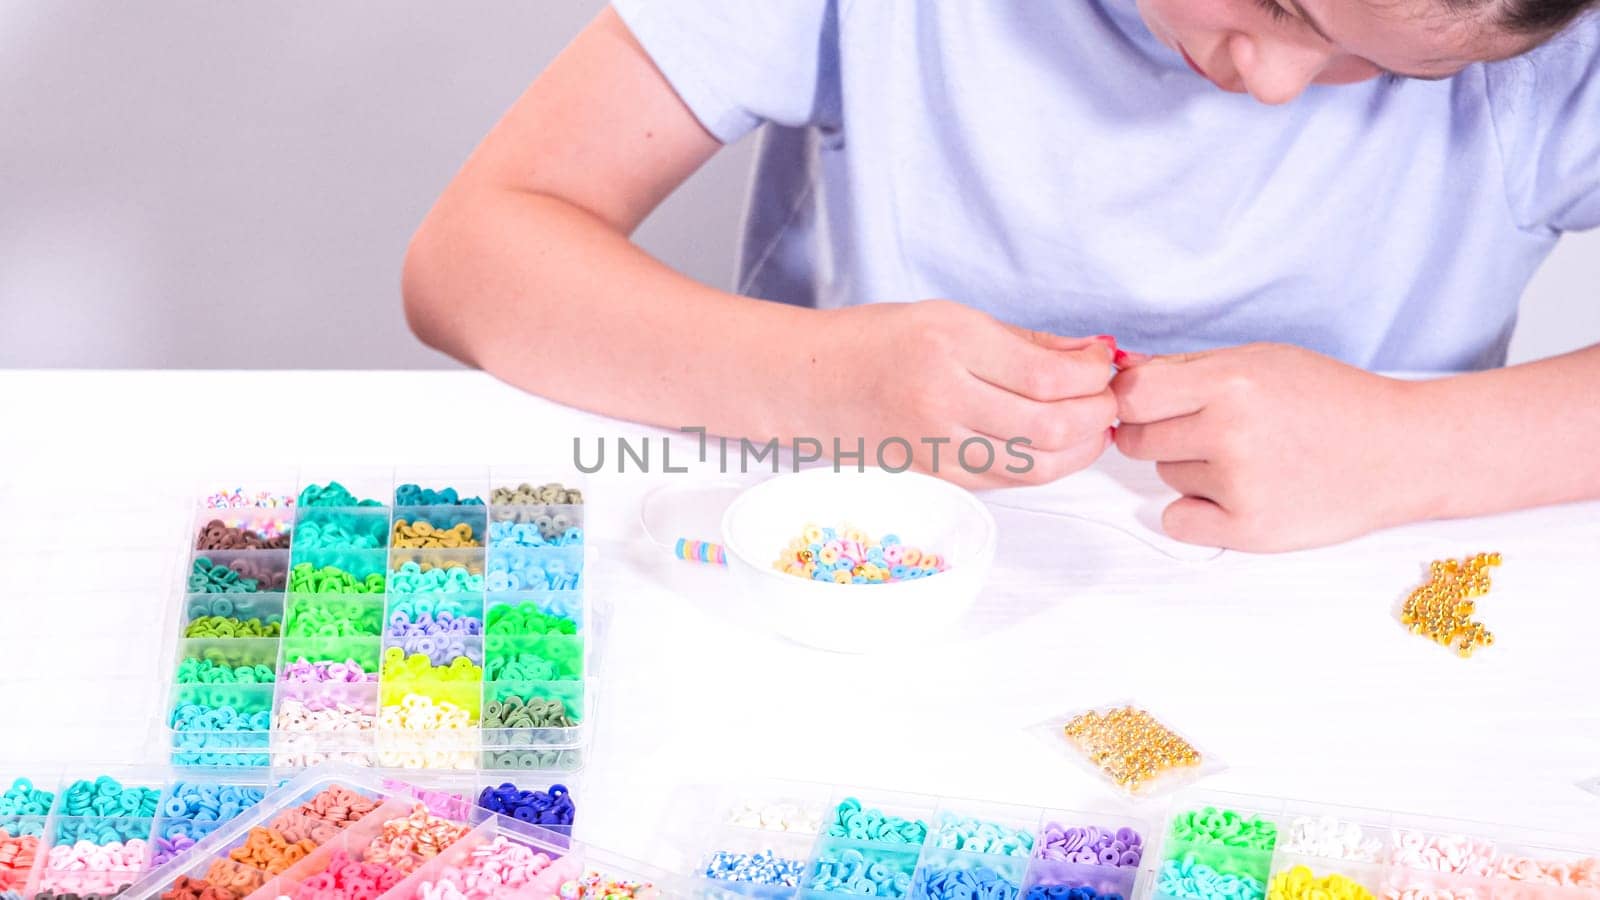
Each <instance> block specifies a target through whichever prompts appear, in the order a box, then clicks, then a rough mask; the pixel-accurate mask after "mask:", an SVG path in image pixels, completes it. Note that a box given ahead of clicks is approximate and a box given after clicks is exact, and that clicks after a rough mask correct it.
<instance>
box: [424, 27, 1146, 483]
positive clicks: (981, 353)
mask: <svg viewBox="0 0 1600 900" xmlns="http://www.w3.org/2000/svg"><path fill="white" fill-rule="evenodd" d="M718 149H720V145H719V144H718V142H717V141H716V140H715V139H714V138H713V137H712V136H711V135H710V134H708V133H707V132H706V131H705V129H704V128H703V127H702V126H701V125H700V123H699V122H698V121H697V120H696V119H695V118H694V116H693V114H692V113H691V112H690V110H689V109H688V108H687V107H685V105H684V104H683V102H682V101H681V100H680V99H679V97H678V95H677V94H676V93H675V92H674V91H673V89H672V87H671V85H670V84H668V83H667V81H666V80H665V79H664V78H663V76H662V75H661V74H660V72H659V71H658V70H657V69H656V68H655V66H654V65H653V64H652V63H651V61H650V58H649V57H648V56H647V55H646V53H645V51H644V50H643V48H641V47H640V46H639V44H638V42H637V41H635V40H634V38H633V36H632V34H631V33H630V32H629V31H628V29H627V27H626V25H624V24H623V22H622V21H621V19H620V18H619V17H618V16H617V15H616V14H615V12H613V11H611V10H609V9H608V10H606V11H605V12H603V13H602V14H601V15H600V16H599V17H598V18H596V20H595V21H594V22H593V23H592V24H591V25H590V26H589V27H588V28H587V29H586V30H585V31H584V32H583V33H582V34H581V35H579V36H578V38H577V39H576V40H574V41H573V43H572V45H571V46H569V47H568V48H567V49H566V50H565V51H563V53H562V54H561V55H560V57H558V58H557V59H556V60H555V62H554V63H552V64H551V66H550V68H549V69H548V70H546V71H545V72H544V73H543V74H542V75H541V76H540V77H539V78H538V79H537V80H536V81H535V82H534V83H533V85H532V86H531V87H530V88H529V89H528V90H527V92H526V93H525V94H524V95H523V96H522V97H521V99H519V100H518V101H517V103H516V104H515V105H514V106H513V107H512V109H511V110H510V112H509V113H507V115H506V116H505V118H504V119H503V120H502V121H501V122H500V123H499V124H498V125H496V126H495V128H494V130H493V131H492V132H491V133H490V134H489V136H488V137H487V138H486V139H485V140H484V142H483V144H482V145H481V146H480V147H479V148H478V149H477V150H476V151H475V152H474V153H473V155H472V157H471V158H470V159H469V160H468V161H467V163H466V165H465V166H464V167H463V169H462V170H461V172H460V173H459V174H458V175H457V176H456V178H455V180H454V181H453V182H452V183H451V184H450V186H449V187H448V188H447V189H446V191H445V192H444V194H443V196H442V197H441V198H440V199H439V201H438V203H437V205H436V206H435V207H434V209H433V210H432V211H431V212H430V213H429V214H428V217H427V219H426V220H425V221H424V222H423V224H422V226H421V228H420V229H419V230H418V232H417V234H416V236H415V238H414V239H413V240H412V244H411V247H410V249H409V251H408V252H407V255H406V262H405V273H404V295H405V308H406V316H407V319H408V321H409V322H410V324H411V327H412V329H413V330H414V331H415V332H416V333H417V335H418V336H419V337H421V338H422V340H423V341H425V342H426V343H428V344H429V345H431V346H433V347H436V348H438V349H440V350H442V351H444V352H446V353H449V354H450V355H452V356H455V357H456V358H458V359H460V360H462V361H464V362H467V363H469V364H472V365H476V366H480V367H482V368H484V369H486V370H488V371H489V372H492V373H494V374H495V375H497V376H499V377H500V378H503V379H505V380H506V381H508V382H510V383H512V384H515V385H518V386H520V387H522V388H525V389H527V390H529V391H533V392H535V393H538V394H541V395H544V396H546V397H550V398H552V399H555V400H558V401H561V402H564V403H568V404H572V405H576V406H581V407H586V408H588V409H592V410H595V411H598V412H601V413H604V414H607V415H612V416H617V417H621V418H626V419H632V420H635V421H642V422H648V423H652V424H657V425H663V426H666V427H683V426H699V427H705V428H706V429H708V430H709V431H711V432H713V433H720V434H728V435H746V436H752V437H757V438H760V439H762V440H765V439H767V438H769V437H774V436H776V437H781V438H784V439H789V438H793V437H800V436H805V437H813V438H816V439H818V440H821V441H824V442H825V443H831V441H830V439H831V438H834V437H839V438H841V439H843V440H844V441H845V446H846V447H849V448H854V447H855V446H856V440H857V438H861V439H864V440H865V442H866V445H867V447H868V448H869V449H870V448H873V447H875V446H877V442H878V441H880V440H882V439H883V438H885V437H889V436H898V437H902V438H904V439H905V440H907V441H908V442H910V443H911V444H912V445H913V447H914V448H915V449H916V450H917V453H916V457H915V459H914V462H915V464H916V466H917V467H918V468H921V469H923V470H931V469H934V468H936V466H935V464H934V460H933V459H931V458H930V457H929V455H928V452H927V450H928V445H926V444H924V443H922V441H923V439H924V438H933V437H939V438H945V439H949V440H953V441H954V442H956V443H959V442H960V441H961V440H964V439H967V438H970V437H973V436H981V437H987V438H993V439H996V440H997V441H1004V440H1006V439H1007V438H1010V437H1014V436H1020V437H1027V438H1029V439H1031V440H1032V441H1033V442H1034V443H1033V451H1034V452H1033V456H1034V457H1035V461H1036V464H1035V465H1034V467H1033V468H1032V469H1030V470H1029V471H1028V472H1026V473H1014V472H1005V471H1004V470H996V471H993V472H990V473H985V474H984V475H983V476H981V477H979V476H974V475H972V473H968V472H964V471H961V470H957V469H954V468H952V467H951V466H950V457H951V452H950V449H949V448H948V447H947V448H946V450H945V455H944V459H943V463H944V468H943V469H940V471H939V472H938V474H941V475H946V476H949V477H952V478H954V479H955V480H958V481H961V482H963V483H967V484H973V485H985V484H1005V483H1015V482H1018V481H1024V482H1031V481H1042V480H1048V479H1051V478H1056V477H1059V476H1060V475H1062V474H1065V473H1066V472H1069V471H1073V470H1075V469H1077V468H1081V467H1082V466H1084V465H1087V464H1088V463H1089V462H1090V461H1092V460H1093V459H1094V458H1095V457H1097V456H1098V455H1099V453H1100V452H1101V451H1102V450H1103V449H1104V448H1105V447H1106V445H1107V442H1108V437H1107V429H1108V426H1109V425H1110V424H1111V421H1112V419H1113V417H1114V416H1115V413H1116V400H1115V398H1114V397H1113V396H1112V395H1111V392H1110V389H1109V380H1110V374H1111V366H1110V356H1111V348H1110V347H1109V346H1107V344H1106V343H1104V342H1101V341H1095V340H1069V339H1062V338H1054V337H1050V336H1046V335H1038V334H1034V333H1031V332H1024V331H1020V330H1018V329H1013V328H1010V327H1008V326H1006V325H1004V324H1002V323H1000V322H997V321H995V320H993V319H991V318H989V317H988V316H985V315H983V314H981V313H978V312H975V311H973V310H971V309H968V308H966V307H962V306H959V305H957V304H954V303H949V302H940V301H932V302H917V303H891V304H882V305H874V306H867V307H859V308H854V309H843V310H831V311H818V310H810V309H801V308H796V307H792V306H786V305H782V304H777V303H766V302H761V301H757V300H752V299H749V298H745V297H740V296H737V295H734V294H730V293H726V292H723V291H719V290H715V289H713V288H710V287H707V286H705V285H702V284H699V283H697V282H695V281H693V280H692V279H690V278H687V277H685V276H683V275H681V274H679V273H678V272H675V271H673V270H672V269H670V268H668V267H667V266H665V265H663V264H662V263H660V262H659V261H657V260H655V259H653V258H651V257H650V256H649V255H648V254H646V253H644V252H643V251H642V250H640V249H639V248H638V247H636V246H635V245H634V244H633V243H632V242H631V241H630V240H629V237H628V236H629V235H630V234H631V233H632V232H633V230H634V229H635V228H636V227H637V226H638V225H639V223H640V222H641V221H642V220H643V219H644V217H645V216H646V215H648V214H649V213H650V212H651V210H653V209H654V208H655V207H656V205H657V204H659V203H660V202H661V201H662V200H663V199H664V198H666V196H667V195H668V194H670V193H671V192H672V191H673V190H674V189H676V188H677V186H678V185H679V184H681V183H682V182H683V181H684V179H686V178H688V176H689V175H691V174H692V173H693V172H694V171H695V170H696V169H698V168H699V167H700V166H701V165H702V164H704V163H705V161H706V160H708V159H709V158H710V157H711V156H712V155H713V154H714V153H716V152H717V150H718ZM885 299H904V298H885ZM934 451H935V452H937V445H935V447H934ZM868 462H869V463H870V462H872V459H871V457H869V459H868ZM891 462H893V463H895V464H898V462H899V457H898V455H897V456H896V457H894V458H893V459H892V460H891Z"/></svg>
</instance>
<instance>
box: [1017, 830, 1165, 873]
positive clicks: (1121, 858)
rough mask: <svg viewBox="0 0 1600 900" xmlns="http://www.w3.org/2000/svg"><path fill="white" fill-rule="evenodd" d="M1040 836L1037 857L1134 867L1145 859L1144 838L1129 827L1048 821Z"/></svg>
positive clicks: (1086, 864) (1082, 863)
mask: <svg viewBox="0 0 1600 900" xmlns="http://www.w3.org/2000/svg"><path fill="white" fill-rule="evenodd" d="M1042 838H1043V839H1042V840H1041V841H1040V842H1039V852H1038V853H1037V854H1036V856H1037V857H1038V858H1039V859H1044V860H1051V861H1054V862H1069V863H1076V864H1078V865H1083V866H1106V867H1111V868H1123V869H1128V868H1133V869H1136V868H1138V867H1139V862H1140V861H1141V860H1142V859H1143V858H1144V837H1143V836H1142V835H1140V834H1139V832H1137V831H1135V830H1134V829H1132V828H1118V829H1116V830H1115V831H1113V830H1111V829H1109V828H1096V827H1094V826H1093V825H1090V826H1087V827H1082V828H1079V827H1073V828H1068V827H1065V826H1063V825H1061V824H1060V823H1059V822H1051V823H1049V824H1048V825H1046V826H1045V827H1044V831H1043V833H1042Z"/></svg>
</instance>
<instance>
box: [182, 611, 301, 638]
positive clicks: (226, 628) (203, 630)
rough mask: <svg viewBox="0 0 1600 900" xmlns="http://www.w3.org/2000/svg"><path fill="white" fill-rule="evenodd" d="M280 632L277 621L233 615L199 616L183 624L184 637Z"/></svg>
mask: <svg viewBox="0 0 1600 900" xmlns="http://www.w3.org/2000/svg"><path fill="white" fill-rule="evenodd" d="M281 632H282V626H280V625H279V623H277V622H263V621H261V620H260V619H258V618H250V619H240V618H237V617H234V616H200V617H199V618H196V619H191V620H190V621H189V624H187V625H185V626H183V636H184V637H185V638H262V637H277V636H278V635H279V634H280V633H281Z"/></svg>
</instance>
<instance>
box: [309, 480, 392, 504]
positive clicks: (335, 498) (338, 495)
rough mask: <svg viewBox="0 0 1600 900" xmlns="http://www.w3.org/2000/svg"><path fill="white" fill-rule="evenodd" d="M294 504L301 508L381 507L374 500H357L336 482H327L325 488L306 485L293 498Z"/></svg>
mask: <svg viewBox="0 0 1600 900" xmlns="http://www.w3.org/2000/svg"><path fill="white" fill-rule="evenodd" d="M295 503H296V504H297V505H299V506H301V507H307V506H382V505H383V504H381V503H379V502H378V501H376V500H361V499H357V498H356V495H355V494H352V493H350V491H349V489H348V488H346V487H345V486H344V485H342V484H340V483H339V482H337V481H330V482H328V484H327V486H326V487H323V486H320V485H315V484H308V485H306V486H305V488H303V489H302V490H301V491H300V496H298V497H296V498H295Z"/></svg>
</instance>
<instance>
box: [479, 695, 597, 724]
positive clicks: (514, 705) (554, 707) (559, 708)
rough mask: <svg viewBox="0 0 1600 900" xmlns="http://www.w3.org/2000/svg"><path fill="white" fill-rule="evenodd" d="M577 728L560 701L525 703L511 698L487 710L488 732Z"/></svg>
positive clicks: (496, 702)
mask: <svg viewBox="0 0 1600 900" xmlns="http://www.w3.org/2000/svg"><path fill="white" fill-rule="evenodd" d="M576 724H577V722H576V721H575V720H574V719H573V718H572V717H571V716H569V715H568V714H567V705H566V704H565V703H563V702H562V701H560V700H545V699H541V698H538V697H534V698H531V699H524V698H522V697H519V696H517V695H516V694H511V695H508V696H507V697H505V698H504V699H502V700H491V701H489V702H488V703H486V704H484V707H483V727H484V728H571V727H572V726H574V725H576Z"/></svg>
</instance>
